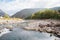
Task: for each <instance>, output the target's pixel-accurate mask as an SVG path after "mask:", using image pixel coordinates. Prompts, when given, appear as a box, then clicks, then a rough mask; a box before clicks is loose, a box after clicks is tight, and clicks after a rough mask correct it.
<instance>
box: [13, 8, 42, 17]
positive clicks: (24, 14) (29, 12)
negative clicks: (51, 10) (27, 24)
mask: <svg viewBox="0 0 60 40" xmlns="http://www.w3.org/2000/svg"><path fill="white" fill-rule="evenodd" d="M39 10H42V8H33V9H23V10H21V11H19V12H17V13H16V14H14V15H13V16H12V17H16V18H26V17H28V16H31V15H32V13H35V12H37V11H39Z"/></svg>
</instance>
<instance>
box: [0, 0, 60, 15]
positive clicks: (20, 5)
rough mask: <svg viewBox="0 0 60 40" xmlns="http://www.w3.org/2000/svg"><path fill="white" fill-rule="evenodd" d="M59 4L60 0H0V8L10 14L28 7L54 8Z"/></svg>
mask: <svg viewBox="0 0 60 40" xmlns="http://www.w3.org/2000/svg"><path fill="white" fill-rule="evenodd" d="M59 6H60V0H0V9H1V10H3V11H4V12H5V13H8V14H10V15H13V14H14V13H16V12H17V11H20V10H22V9H26V8H52V7H59Z"/></svg>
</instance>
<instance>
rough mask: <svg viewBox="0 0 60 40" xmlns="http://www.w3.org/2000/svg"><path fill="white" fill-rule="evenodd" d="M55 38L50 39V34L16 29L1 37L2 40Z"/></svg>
mask: <svg viewBox="0 0 60 40" xmlns="http://www.w3.org/2000/svg"><path fill="white" fill-rule="evenodd" d="M54 39H55V37H54V36H52V37H50V34H47V33H40V32H36V31H26V30H23V29H19V28H15V29H14V31H12V32H10V33H7V34H5V35H3V36H1V37H0V40H54Z"/></svg>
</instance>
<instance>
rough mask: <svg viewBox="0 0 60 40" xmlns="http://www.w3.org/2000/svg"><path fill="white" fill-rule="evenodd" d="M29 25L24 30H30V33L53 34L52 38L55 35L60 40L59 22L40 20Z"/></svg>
mask: <svg viewBox="0 0 60 40" xmlns="http://www.w3.org/2000/svg"><path fill="white" fill-rule="evenodd" d="M29 25H30V26H29ZM29 25H28V26H27V27H24V28H23V29H25V30H30V31H39V32H47V33H51V35H50V36H52V34H53V35H54V36H56V37H59V38H60V21H59V20H42V21H41V20H40V21H39V20H38V21H34V22H31V23H30V24H29ZM32 25H33V26H32ZM31 26H32V27H31Z"/></svg>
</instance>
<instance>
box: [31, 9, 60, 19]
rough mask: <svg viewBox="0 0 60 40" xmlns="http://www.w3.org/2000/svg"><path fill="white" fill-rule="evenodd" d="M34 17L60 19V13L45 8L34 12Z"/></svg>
mask: <svg viewBox="0 0 60 40" xmlns="http://www.w3.org/2000/svg"><path fill="white" fill-rule="evenodd" d="M31 18H32V19H60V13H59V12H58V11H56V10H50V9H45V10H42V11H38V12H36V13H35V14H32V16H31Z"/></svg>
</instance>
